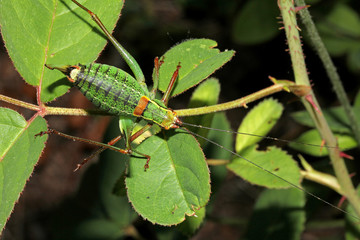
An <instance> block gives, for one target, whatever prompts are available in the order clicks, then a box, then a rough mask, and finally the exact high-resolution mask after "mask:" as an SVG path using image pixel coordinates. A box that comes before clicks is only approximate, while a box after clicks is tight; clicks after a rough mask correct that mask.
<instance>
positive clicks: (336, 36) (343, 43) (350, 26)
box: [317, 2, 360, 55]
mask: <svg viewBox="0 0 360 240" xmlns="http://www.w3.org/2000/svg"><path fill="white" fill-rule="evenodd" d="M317 27H318V29H319V32H320V35H321V36H322V37H323V41H324V44H325V46H326V48H327V49H328V51H329V52H330V54H332V55H341V54H345V53H348V52H351V51H354V50H357V49H359V48H360V42H359V41H358V38H359V37H360V17H359V15H358V13H357V12H356V11H355V10H353V9H352V8H350V7H349V6H347V5H346V4H344V3H341V2H339V3H338V4H337V5H336V6H335V7H333V8H332V11H331V13H330V14H329V15H328V16H327V17H326V18H325V19H324V20H323V21H322V22H319V23H318V24H317Z"/></svg>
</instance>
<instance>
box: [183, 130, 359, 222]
mask: <svg viewBox="0 0 360 240" xmlns="http://www.w3.org/2000/svg"><path fill="white" fill-rule="evenodd" d="M183 124H184V125H188V126H192V127H200V128H205V129H210V130H218V129H213V128H208V127H204V126H200V125H193V124H189V123H183ZM180 128H182V129H184V130H185V131H187V132H188V133H189V134H191V135H193V136H195V137H198V138H201V139H204V140H205V141H207V142H209V143H211V144H214V145H215V146H217V147H219V148H221V149H224V150H225V151H227V152H229V153H231V154H233V155H234V156H236V157H239V158H241V159H243V160H245V161H247V162H248V163H250V164H252V165H254V166H255V167H257V168H259V169H261V170H263V171H265V172H267V173H269V174H270V175H272V176H274V177H276V178H278V179H280V180H282V181H284V182H286V183H287V184H289V185H290V186H292V187H294V188H296V189H298V190H300V191H302V192H304V193H306V194H308V195H309V196H311V197H313V198H315V199H317V200H319V201H321V202H323V203H325V204H326V205H328V206H330V207H333V208H335V209H337V210H338V211H340V212H342V213H345V214H348V215H349V216H351V217H353V218H354V219H356V220H360V218H359V217H358V216H356V215H354V214H351V213H349V212H347V211H345V210H343V209H341V208H340V207H337V206H335V205H333V204H331V203H330V202H328V201H326V200H324V199H322V198H320V197H318V196H317V195H315V194H313V193H311V192H309V191H308V190H306V189H305V188H303V187H301V186H298V185H296V184H294V183H292V182H290V181H288V180H287V179H285V178H283V177H280V176H278V175H276V174H275V173H273V172H271V171H269V170H267V169H265V168H263V167H262V166H260V165H258V164H256V163H255V162H253V161H251V160H249V159H247V158H245V157H243V156H241V155H240V154H238V153H236V152H234V151H232V150H230V149H228V148H226V147H224V146H222V145H220V144H219V143H217V142H215V141H212V140H210V139H208V138H206V137H203V136H201V135H199V134H197V133H195V132H192V131H190V130H188V129H186V128H185V127H180ZM222 131H223V132H230V133H237V132H233V131H227V130H222ZM240 134H242V133H240ZM246 135H253V134H246ZM254 136H255V137H263V136H259V135H254ZM268 138H269V139H275V138H272V137H268ZM284 141H285V142H291V141H289V140H284ZM300 144H301V143H300ZM311 145H312V144H311ZM317 146H318V145H317Z"/></svg>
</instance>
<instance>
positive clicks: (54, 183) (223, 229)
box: [0, 0, 360, 239]
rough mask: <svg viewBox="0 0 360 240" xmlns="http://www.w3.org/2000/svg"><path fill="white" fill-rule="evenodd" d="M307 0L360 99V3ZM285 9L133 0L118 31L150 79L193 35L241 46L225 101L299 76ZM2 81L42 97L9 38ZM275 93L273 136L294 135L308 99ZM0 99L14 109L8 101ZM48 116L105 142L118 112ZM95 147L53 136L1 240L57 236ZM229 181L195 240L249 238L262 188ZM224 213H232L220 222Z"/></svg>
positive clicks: (336, 230)
mask: <svg viewBox="0 0 360 240" xmlns="http://www.w3.org/2000/svg"><path fill="white" fill-rule="evenodd" d="M307 4H310V5H311V7H310V12H311V14H312V15H313V19H314V21H315V23H316V24H317V26H318V28H319V31H320V34H321V36H322V37H323V40H324V42H325V44H326V46H327V47H328V50H329V52H330V54H331V56H332V57H333V60H334V62H335V65H336V67H337V69H338V71H339V74H340V76H341V78H342V82H343V84H344V87H345V89H346V91H347V93H348V97H349V99H350V100H353V99H354V98H355V96H356V94H357V92H358V89H359V82H360V2H359V1H356V0H328V1H321V0H317V1H316V0H313V1H307ZM94 12H96V9H95V10H94ZM278 17H279V10H278V8H277V5H276V1H263V0H251V1H250V0H248V1H246V0H226V1H223V0H133V1H130V0H128V1H126V2H125V7H124V9H123V11H122V15H121V17H120V21H119V22H118V24H117V28H116V29H115V31H114V36H115V38H116V39H118V40H119V42H120V43H121V44H123V46H124V47H125V48H126V49H127V50H128V51H129V52H130V53H131V54H132V55H133V56H134V57H135V59H137V61H138V62H139V64H140V66H141V67H142V69H143V72H144V74H145V77H146V79H151V74H152V69H153V60H154V57H155V56H161V55H162V54H163V53H164V52H165V51H167V50H168V49H169V48H170V47H172V46H173V45H175V44H177V43H179V42H182V41H184V40H185V39H189V38H210V39H213V40H215V41H217V43H218V48H219V49H220V50H222V51H223V50H225V49H234V50H236V55H235V57H234V58H233V59H232V60H231V61H230V62H229V63H228V64H226V65H225V66H224V67H223V68H222V69H220V70H218V71H217V72H216V73H215V77H217V78H218V79H219V80H220V84H221V95H220V102H226V101H230V100H234V99H236V98H239V97H242V96H245V95H247V94H250V93H252V92H255V91H257V90H260V89H262V88H264V87H267V86H269V85H271V82H270V81H269V79H268V76H273V77H275V78H278V79H288V80H293V73H292V68H291V62H290V59H289V54H288V52H287V51H286V49H287V45H286V41H285V36H284V32H283V31H282V30H279V28H280V27H282V24H281V23H280V21H281V19H278ZM300 28H301V24H300ZM303 37H304V39H303V41H304V53H305V55H306V62H307V67H308V71H309V72H310V78H311V80H312V83H313V87H314V90H315V92H316V93H317V96H318V100H319V102H320V104H321V105H322V106H323V107H329V106H335V105H336V104H337V99H336V96H335V95H334V93H333V91H332V87H331V85H330V83H329V81H328V78H327V76H326V73H325V71H324V70H323V67H322V65H321V62H320V61H319V59H318V57H317V55H316V54H315V53H314V51H313V50H312V48H311V45H309V44H308V42H307V39H306V32H305V33H304V36H303ZM97 62H101V63H107V64H110V65H114V66H117V67H121V68H123V69H124V70H127V71H128V68H127V66H126V64H125V63H124V62H123V61H122V59H121V58H120V56H119V54H118V53H117V52H116V50H115V49H114V47H112V46H111V45H108V46H107V47H106V48H105V50H104V51H103V53H102V54H101V55H100V57H99V59H98V60H97ZM0 79H1V81H0V92H1V94H6V95H7V96H10V97H14V98H17V99H20V100H23V101H27V102H30V103H36V93H35V89H34V88H33V87H31V86H29V85H27V84H24V81H23V80H22V78H21V76H20V75H19V74H18V73H17V72H16V70H15V69H14V67H13V65H12V63H11V60H10V59H9V57H8V55H7V53H6V50H5V48H4V46H3V44H1V45H0ZM149 84H151V82H149ZM190 96H191V91H189V92H187V93H186V94H183V95H181V96H179V97H176V98H175V99H172V100H171V101H170V107H171V108H173V109H179V108H185V107H186V105H187V103H188V99H189V98H190ZM274 97H275V98H278V99H280V101H281V102H282V103H283V104H284V105H285V109H286V112H285V117H284V119H286V120H284V121H282V122H281V123H280V124H278V126H277V127H275V130H274V131H273V132H272V134H271V135H273V136H276V137H279V138H284V139H292V138H294V137H296V136H297V135H298V134H299V132H300V131H301V130H302V128H301V127H299V126H297V127H296V128H295V127H294V126H295V125H294V124H295V123H293V122H291V121H289V120H288V119H287V117H286V116H287V115H288V114H289V113H291V112H293V111H295V110H301V109H302V107H301V104H300V103H299V102H298V100H297V99H296V98H295V97H293V96H291V95H289V94H283V93H281V94H277V95H276V96H274ZM50 105H52V106H66V107H79V108H91V107H92V105H91V103H90V102H88V100H86V99H85V98H84V97H83V96H82V94H81V93H80V92H78V91H73V90H71V91H70V92H69V93H68V94H66V95H65V96H63V97H61V98H59V99H57V100H56V101H54V102H52V103H51V104H50ZM1 106H7V107H11V108H14V107H13V106H9V105H6V104H3V103H1ZM15 109H16V107H15ZM17 110H19V111H20V112H21V113H23V114H24V116H25V117H29V116H31V115H30V112H27V111H23V109H17ZM244 114H246V110H243V109H240V110H239V109H237V110H231V111H228V112H227V117H228V118H229V120H230V123H231V127H232V128H233V129H234V130H235V129H236V128H237V127H238V125H239V122H240V121H241V119H242V117H243V116H244ZM46 119H47V120H48V123H49V125H50V126H51V127H52V128H54V129H57V130H59V131H62V132H66V133H68V134H71V135H75V136H79V137H83V138H90V139H93V140H96V141H104V139H103V136H104V133H105V131H106V129H107V127H108V125H109V123H110V121H111V118H110V117H91V118H88V117H69V116H65V117H58V116H51V117H47V118H46ZM115 129H116V124H115ZM111 131H113V130H110V132H111ZM94 149H96V148H95V147H94V146H89V145H86V144H83V143H79V142H73V141H68V140H66V139H62V138H60V137H57V136H50V138H49V140H48V142H47V147H46V150H45V152H44V153H43V156H42V157H41V159H40V161H39V162H38V165H37V166H36V168H35V171H34V173H33V176H32V177H31V178H30V180H29V181H28V183H27V185H26V188H25V191H24V192H23V193H22V195H21V197H20V199H19V202H18V203H17V204H16V206H15V209H14V212H13V214H12V215H11V218H10V221H9V222H8V223H7V227H6V229H5V231H4V234H3V236H2V238H1V239H54V231H55V230H53V226H52V225H51V224H50V222H51V219H52V214H55V212H56V211H58V209H59V206H61V205H62V204H63V202H64V201H68V200H67V199H69V198H70V197H71V196H74V194H76V193H77V191H78V189H79V185H80V182H81V179H82V178H83V176H84V174H86V172H87V168H88V167H89V166H90V165H91V164H93V163H94V162H96V159H94V160H93V161H92V163H89V164H87V165H86V166H85V167H84V168H83V169H81V171H78V172H76V173H73V170H74V168H75V167H76V164H77V163H79V162H80V161H81V160H82V159H83V158H84V157H86V156H88V155H89V154H91V152H92V151H93V150H94ZM354 154H356V153H354ZM225 181H226V182H225V183H224V184H223V185H222V186H221V187H219V190H218V192H217V197H216V199H215V200H216V202H215V203H211V204H214V205H212V207H213V212H212V217H213V219H212V220H213V221H211V220H209V221H207V222H206V223H205V225H204V226H203V227H202V228H201V230H200V231H199V232H197V233H196V234H195V236H193V238H194V239H205V238H207V239H219V238H223V239H239V238H241V236H242V234H243V228H242V227H241V226H243V225H244V224H243V222H241V221H238V219H239V218H238V217H239V216H242V217H244V218H245V219H246V215H247V214H249V212H250V210H249V208H247V206H251V205H252V204H253V203H254V198H255V197H256V195H257V194H258V191H259V189H257V188H254V187H253V186H250V185H249V184H247V183H244V182H243V181H241V180H240V179H239V178H237V177H235V176H232V175H231V174H228V175H227V176H226V180H225ZM88 187H89V188H91V187H92V186H91V185H90V186H88ZM89 197H90V198H91V197H93V196H89ZM85 200H86V201H88V200H89V201H90V199H85ZM212 201H213V199H212ZM240 205H241V206H242V207H241V206H240ZM244 206H245V208H244ZM327 210H328V209H327ZM330 211H331V212H333V210H330ZM325 212H326V210H323V211H322V212H321V211H320V213H319V214H320V215H326V214H327V213H325ZM215 216H216V217H215ZM221 218H223V219H227V220H228V221H225V222H224V221H216V220H214V219H221ZM234 219H237V220H236V221H235V220H234ZM240 219H242V218H240ZM233 220H234V221H233ZM135 225H136V226H137V227H138V228H137V229H138V230H139V229H141V230H140V232H141V234H142V237H143V238H145V239H156V238H157V237H156V235H155V234H154V233H153V232H152V231H153V230H151V229H152V225H151V224H149V223H147V222H146V221H143V220H141V219H139V220H137V223H136V224H135ZM130 235H131V234H130ZM339 236H343V229H342V228H341V226H338V225H335V226H333V227H326V228H320V229H316V230H313V231H312V230H311V229H310V230H308V231H307V232H305V233H304V234H303V237H302V238H303V239H321V238H322V239H339V238H337V237H339ZM129 238H130V237H129ZM57 239H61V238H57ZM130 239H131V238H130ZM164 239H166V238H164Z"/></svg>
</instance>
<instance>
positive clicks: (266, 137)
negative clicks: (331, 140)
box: [182, 122, 337, 148]
mask: <svg viewBox="0 0 360 240" xmlns="http://www.w3.org/2000/svg"><path fill="white" fill-rule="evenodd" d="M182 125H186V126H190V127H197V128H203V129H207V130H215V131H219V132H226V133H231V134H240V135H245V136H252V137H258V138H265V139H269V140H275V141H279V142H284V143H296V144H301V145H306V146H312V147H326V148H337V147H336V146H328V145H317V144H312V143H304V142H297V141H292V140H286V139H281V138H276V137H270V136H262V135H257V134H253V133H244V132H236V131H232V130H224V129H218V128H211V127H205V126H201V125H196V124H191V123H186V122H182Z"/></svg>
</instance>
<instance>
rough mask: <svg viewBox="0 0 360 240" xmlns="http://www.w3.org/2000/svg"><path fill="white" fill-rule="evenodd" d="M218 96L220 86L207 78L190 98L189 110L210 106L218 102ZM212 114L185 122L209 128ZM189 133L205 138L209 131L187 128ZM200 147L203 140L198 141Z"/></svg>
mask: <svg viewBox="0 0 360 240" xmlns="http://www.w3.org/2000/svg"><path fill="white" fill-rule="evenodd" d="M219 94H220V84H219V81H218V80H217V79H216V78H209V79H207V80H206V81H205V82H203V83H201V84H200V85H199V86H198V87H197V88H196V89H195V91H194V93H193V95H192V96H191V99H190V103H189V106H188V107H189V108H197V107H204V106H211V105H214V104H216V103H217V102H218V99H219ZM213 117H214V114H206V115H199V116H192V117H188V118H186V119H185V122H187V123H191V124H195V125H201V126H205V127H210V126H211V122H212V119H213ZM188 128H189V130H190V131H192V132H195V133H197V134H199V135H201V136H204V137H207V133H208V132H209V130H207V129H204V128H195V127H188ZM198 141H199V143H200V145H203V144H204V142H205V140H204V139H198Z"/></svg>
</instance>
